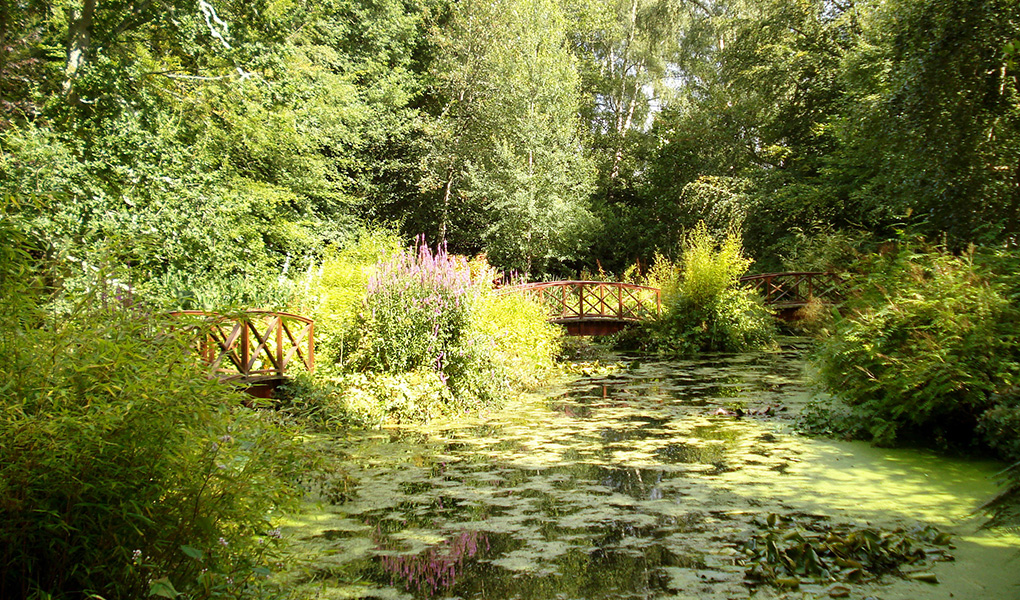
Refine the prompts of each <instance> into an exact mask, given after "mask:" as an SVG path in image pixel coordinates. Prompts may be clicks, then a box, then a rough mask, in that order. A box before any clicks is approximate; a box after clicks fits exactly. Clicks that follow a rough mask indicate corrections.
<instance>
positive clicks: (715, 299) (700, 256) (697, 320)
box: [642, 222, 775, 355]
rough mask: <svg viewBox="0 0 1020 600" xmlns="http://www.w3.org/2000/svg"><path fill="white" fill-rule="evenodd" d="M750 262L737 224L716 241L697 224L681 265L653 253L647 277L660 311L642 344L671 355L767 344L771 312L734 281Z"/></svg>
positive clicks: (771, 335) (771, 331) (686, 243)
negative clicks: (658, 293)
mask: <svg viewBox="0 0 1020 600" xmlns="http://www.w3.org/2000/svg"><path fill="white" fill-rule="evenodd" d="M750 265H751V259H749V258H746V257H745V256H744V254H743V248H742V244H741V241H740V236H739V234H738V233H737V231H736V229H735V228H732V227H731V228H730V230H729V232H728V233H727V234H726V235H725V236H724V237H723V238H722V239H721V240H717V239H716V238H715V236H713V235H712V234H711V233H710V232H709V231H708V228H707V227H706V226H705V224H704V223H703V222H702V223H699V224H698V226H697V227H695V228H694V229H693V230H692V231H691V232H690V233H689V234H688V235H687V237H686V238H685V240H684V243H683V247H682V255H681V259H680V261H679V264H677V263H675V262H673V261H670V260H669V259H667V258H665V257H663V256H662V255H656V257H655V262H654V263H653V266H652V268H651V269H650V270H649V272H648V275H647V276H646V282H647V283H646V284H647V285H650V286H652V287H658V288H660V289H661V290H662V314H661V315H660V316H659V318H658V319H657V320H656V321H654V322H653V323H651V324H650V326H649V327H648V333H649V335H648V336H644V338H643V340H642V344H643V345H645V346H646V347H650V348H651V349H655V350H658V351H659V352H662V353H664V354H672V355H686V354H694V353H697V352H704V351H730V352H732V351H742V350H753V349H757V348H762V347H767V346H769V345H771V344H772V343H773V339H774V333H775V332H774V330H775V325H774V324H773V322H772V317H771V315H770V314H769V312H768V310H767V309H766V308H765V307H764V306H763V304H762V301H761V299H760V298H758V297H756V296H755V295H754V294H753V293H752V292H751V291H749V290H746V289H742V288H740V287H739V286H738V282H739V279H740V277H741V276H742V275H743V274H744V273H746V272H747V269H748V267H749V266H750Z"/></svg>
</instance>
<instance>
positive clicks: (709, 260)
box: [678, 221, 753, 306]
mask: <svg viewBox="0 0 1020 600" xmlns="http://www.w3.org/2000/svg"><path fill="white" fill-rule="evenodd" d="M752 262H753V261H752V260H751V259H750V258H747V257H745V256H744V252H743V245H742V243H741V241H740V234H739V233H737V231H736V229H735V228H734V227H732V226H731V227H730V229H729V231H728V232H727V233H726V236H725V237H724V238H723V239H722V240H720V241H717V240H716V239H715V237H714V236H713V235H712V234H711V233H710V232H709V231H708V227H707V226H706V225H705V222H704V221H701V222H699V223H698V225H697V227H695V228H694V230H693V231H691V232H690V233H688V235H687V238H686V239H685V240H684V244H683V258H682V259H681V263H682V268H683V278H682V280H681V281H680V289H679V290H678V291H679V292H680V293H681V294H683V296H684V297H685V298H686V299H687V300H688V301H690V302H691V303H693V304H694V305H696V306H705V305H707V304H708V303H709V302H711V301H713V300H714V299H716V298H718V297H719V296H720V295H721V294H722V293H723V292H724V291H725V290H727V289H729V288H731V287H733V286H735V285H736V284H737V281H738V280H739V279H740V278H741V277H742V276H743V275H744V273H746V272H747V269H748V268H749V267H750V266H751V263H752Z"/></svg>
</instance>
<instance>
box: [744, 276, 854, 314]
mask: <svg viewBox="0 0 1020 600" xmlns="http://www.w3.org/2000/svg"><path fill="white" fill-rule="evenodd" d="M740 281H741V283H744V284H746V285H748V286H749V287H750V288H751V289H754V290H757V291H758V292H759V293H761V295H762V297H764V298H765V304H768V305H771V306H777V307H793V306H803V305H805V304H807V303H808V302H809V301H810V300H812V299H818V300H821V301H822V302H829V303H833V304H838V303H841V302H843V301H844V300H845V299H846V291H847V282H846V280H845V279H844V278H843V277H841V276H840V275H838V274H836V273H830V272H824V271H801V272H790V273H764V274H762V275H751V276H748V277H742V278H741V279H740Z"/></svg>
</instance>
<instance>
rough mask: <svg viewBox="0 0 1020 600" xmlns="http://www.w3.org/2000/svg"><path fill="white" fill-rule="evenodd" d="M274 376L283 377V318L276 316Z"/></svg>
mask: <svg viewBox="0 0 1020 600" xmlns="http://www.w3.org/2000/svg"><path fill="white" fill-rule="evenodd" d="M276 374H277V375H278V376H279V377H283V317H282V316H280V315H276Z"/></svg>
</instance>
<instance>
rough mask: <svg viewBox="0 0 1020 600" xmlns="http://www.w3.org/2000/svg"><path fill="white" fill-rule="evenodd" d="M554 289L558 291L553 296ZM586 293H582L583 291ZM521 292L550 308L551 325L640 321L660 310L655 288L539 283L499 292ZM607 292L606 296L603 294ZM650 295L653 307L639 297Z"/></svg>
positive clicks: (581, 282)
mask: <svg viewBox="0 0 1020 600" xmlns="http://www.w3.org/2000/svg"><path fill="white" fill-rule="evenodd" d="M554 290H560V293H559V294H558V295H557V294H555V293H554ZM586 290H587V291H588V292H589V293H588V294H587V296H586V294H585V291H586ZM510 292H523V293H526V294H534V295H537V296H538V298H539V301H540V302H543V303H544V304H546V305H547V306H548V307H549V308H550V313H551V316H550V320H551V321H552V322H560V323H564V322H569V321H581V320H611V321H640V320H641V319H643V318H644V317H645V315H646V314H648V313H651V312H652V311H653V310H654V312H655V313H656V314H657V313H659V312H661V311H662V294H661V291H660V290H659V289H658V288H653V287H649V286H644V285H637V284H633V283H616V282H608V281H586V280H570V281H540V282H535V283H525V284H520V285H515V286H510V287H506V288H502V289H501V290H500V293H510ZM607 292H608V293H607ZM642 293H647V294H649V295H652V296H654V298H655V306H654V308H653V307H651V306H650V303H646V301H645V300H644V299H643V298H641V294H642Z"/></svg>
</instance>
